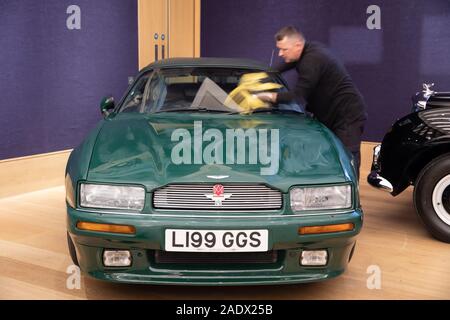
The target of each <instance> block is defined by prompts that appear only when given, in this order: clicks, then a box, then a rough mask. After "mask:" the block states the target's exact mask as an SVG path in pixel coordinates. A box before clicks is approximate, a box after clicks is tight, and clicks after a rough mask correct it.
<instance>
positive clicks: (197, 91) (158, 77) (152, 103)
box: [119, 67, 302, 113]
mask: <svg viewBox="0 0 450 320" xmlns="http://www.w3.org/2000/svg"><path fill="white" fill-rule="evenodd" d="M267 91H269V92H281V91H286V88H285V87H284V85H283V83H282V82H281V80H280V78H279V77H278V76H277V74H274V73H264V72H261V71H259V70H248V69H237V68H236V69H233V68H205V67H203V68H198V67H196V68H176V69H163V70H156V71H154V72H149V73H147V74H144V75H143V76H141V77H140V78H139V79H138V80H137V81H136V82H135V84H134V86H133V88H132V89H131V91H130V92H129V94H128V95H127V97H126V98H125V100H124V103H123V104H122V105H121V107H120V110H119V112H139V113H159V112H183V111H192V112H195V111H202V112H205V111H206V112H227V113H252V112H255V111H258V112H261V111H271V110H275V109H276V110H291V111H297V112H302V108H301V107H300V106H299V105H298V104H296V103H295V102H293V103H290V104H271V103H268V102H263V101H261V100H259V99H258V98H257V97H256V96H255V93H258V92H267Z"/></svg>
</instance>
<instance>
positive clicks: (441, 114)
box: [419, 108, 450, 135]
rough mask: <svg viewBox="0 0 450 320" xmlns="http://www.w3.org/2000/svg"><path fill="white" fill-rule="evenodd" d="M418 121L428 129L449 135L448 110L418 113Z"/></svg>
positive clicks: (449, 110) (449, 112) (449, 121)
mask: <svg viewBox="0 0 450 320" xmlns="http://www.w3.org/2000/svg"><path fill="white" fill-rule="evenodd" d="M419 117H420V119H422V121H423V122H424V123H425V124H426V125H427V126H429V127H431V128H433V129H435V130H438V131H440V132H441V133H443V134H446V135H447V134H450V109H449V108H437V109H430V110H425V111H423V112H420V113H419Z"/></svg>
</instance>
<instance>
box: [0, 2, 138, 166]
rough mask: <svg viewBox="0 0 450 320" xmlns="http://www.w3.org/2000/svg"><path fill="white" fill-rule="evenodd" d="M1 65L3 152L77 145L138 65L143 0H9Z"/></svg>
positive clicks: (0, 15) (0, 37)
mask: <svg viewBox="0 0 450 320" xmlns="http://www.w3.org/2000/svg"><path fill="white" fill-rule="evenodd" d="M70 5H78V6H79V7H80V9H81V29H80V30H68V28H67V26H66V20H67V18H68V17H69V16H70V14H67V13H66V10H67V8H68V7H69V6H70ZM0 66H1V72H0V93H1V100H0V128H1V135H0V159H5V158H11V157H19V156H25V155H30V154H36V153H44V152H51V151H56V150H62V149H67V148H73V147H74V146H76V145H77V144H79V143H80V142H81V140H82V139H83V137H84V136H85V135H86V134H87V132H88V131H89V130H90V129H91V128H93V126H94V125H95V123H96V122H97V121H99V119H101V115H100V111H99V107H98V106H99V102H100V99H101V98H102V96H104V95H106V94H111V93H112V94H113V95H114V96H115V97H116V99H119V98H120V97H121V96H122V94H123V93H124V92H125V89H126V87H127V86H128V76H134V75H135V74H136V73H137V71H138V70H137V69H138V39H137V1H135V0H127V1H124V0H95V1H91V0H71V1H67V0H42V1H36V0H1V1H0Z"/></svg>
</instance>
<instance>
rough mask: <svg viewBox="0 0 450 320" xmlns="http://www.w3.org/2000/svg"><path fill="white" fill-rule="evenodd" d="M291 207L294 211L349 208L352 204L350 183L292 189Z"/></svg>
mask: <svg viewBox="0 0 450 320" xmlns="http://www.w3.org/2000/svg"><path fill="white" fill-rule="evenodd" d="M290 197H291V208H292V210H294V211H304V210H324V209H348V208H351V206H352V188H351V186H350V185H344V186H334V187H314V188H301V187H296V188H292V189H291V193H290Z"/></svg>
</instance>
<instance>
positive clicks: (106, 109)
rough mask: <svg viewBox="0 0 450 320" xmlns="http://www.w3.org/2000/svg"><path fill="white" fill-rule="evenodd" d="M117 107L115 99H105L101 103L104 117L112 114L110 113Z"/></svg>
mask: <svg viewBox="0 0 450 320" xmlns="http://www.w3.org/2000/svg"><path fill="white" fill-rule="evenodd" d="M115 107H116V103H115V102H114V97H112V96H109V97H104V98H103V99H102V101H101V102H100V112H101V113H102V114H103V116H104V117H107V116H108V115H109V114H110V111H111V110H112V109H114V108H115Z"/></svg>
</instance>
